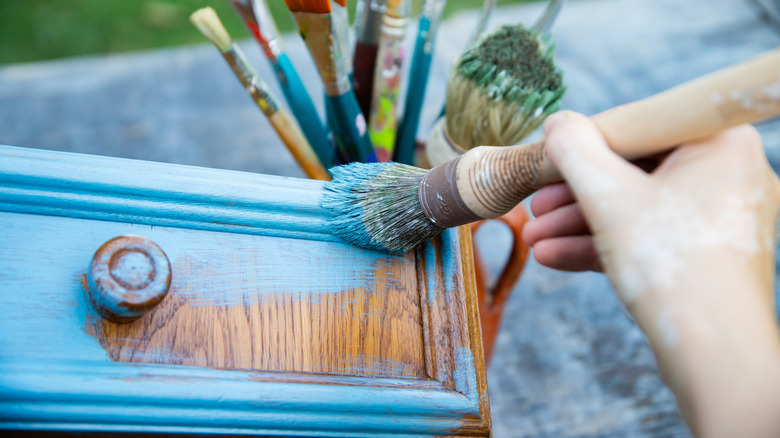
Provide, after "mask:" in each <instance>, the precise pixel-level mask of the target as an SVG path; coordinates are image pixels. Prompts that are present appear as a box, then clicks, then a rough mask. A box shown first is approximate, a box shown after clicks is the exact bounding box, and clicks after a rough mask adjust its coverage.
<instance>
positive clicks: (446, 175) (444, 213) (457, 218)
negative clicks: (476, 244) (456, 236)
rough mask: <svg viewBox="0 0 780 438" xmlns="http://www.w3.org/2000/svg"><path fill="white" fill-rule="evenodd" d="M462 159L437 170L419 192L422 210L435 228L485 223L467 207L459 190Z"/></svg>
mask: <svg viewBox="0 0 780 438" xmlns="http://www.w3.org/2000/svg"><path fill="white" fill-rule="evenodd" d="M460 159H461V157H458V158H456V159H454V160H450V161H448V162H446V163H444V164H442V165H441V166H436V167H434V168H433V169H431V170H429V171H428V172H427V173H426V174H425V175H423V178H422V181H420V187H419V188H418V192H417V193H418V196H419V199H420V207H421V208H422V210H423V212H424V213H425V216H427V217H428V219H430V220H431V222H433V224H435V225H437V226H439V227H442V228H451V227H457V226H459V225H464V224H468V223H471V222H474V221H478V220H480V219H483V218H482V217H480V216H478V215H477V214H475V213H474V212H473V211H471V209H469V208H468V207H467V206H466V203H465V202H464V201H463V198H462V197H461V195H460V191H459V190H458V163H459V162H460Z"/></svg>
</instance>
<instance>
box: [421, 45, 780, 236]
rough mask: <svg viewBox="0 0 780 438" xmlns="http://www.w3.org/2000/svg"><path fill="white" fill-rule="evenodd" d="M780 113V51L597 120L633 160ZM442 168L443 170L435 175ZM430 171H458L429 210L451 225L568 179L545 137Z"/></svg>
mask: <svg viewBox="0 0 780 438" xmlns="http://www.w3.org/2000/svg"><path fill="white" fill-rule="evenodd" d="M778 114H780V49H777V50H774V51H771V52H768V53H766V54H764V55H762V56H760V57H758V58H755V59H752V60H750V61H747V62H744V63H741V64H737V65H735V66H732V67H728V68H726V69H723V70H719V71H717V72H715V73H712V74H709V75H707V76H704V77H701V78H698V79H695V80H693V81H690V82H688V83H685V84H683V85H680V86H677V87H675V88H672V89H670V90H668V91H665V92H663V93H660V94H657V95H655V96H652V97H649V98H646V99H644V100H640V101H637V102H633V103H629V104H626V105H622V106H619V107H617V108H613V109H611V110H609V111H606V112H603V113H601V114H598V115H596V116H594V117H593V121H594V122H595V123H596V125H597V126H598V128H599V130H600V131H601V133H602V134H603V135H604V137H605V138H606V140H607V143H608V144H609V146H610V147H611V148H612V149H613V150H614V151H615V152H617V153H618V154H619V155H621V156H623V157H625V158H627V159H634V158H639V157H643V156H648V155H652V154H655V153H658V152H661V151H664V150H667V149H670V148H672V147H675V146H677V145H679V144H680V143H683V142H686V141H689V140H693V139H698V138H702V137H706V136H708V135H712V134H715V133H717V132H720V131H722V130H724V129H727V128H729V127H732V126H736V125H738V124H741V123H747V122H756V121H759V120H762V119H766V118H769V117H772V116H777V115H778ZM453 167H454V168H453ZM438 168H441V170H438V171H436V172H434V171H435V170H436V169H438ZM444 169H448V170H447V172H445V171H444ZM429 173H432V177H431V178H430V181H431V185H434V184H435V187H437V188H438V186H439V184H440V181H441V178H436V177H435V175H437V174H442V175H444V174H445V173H447V174H448V175H449V177H447V178H451V177H453V176H455V178H454V179H455V180H456V185H457V187H450V189H449V192H453V196H452V199H445V200H441V199H438V198H437V199H436V200H435V201H433V200H432V202H434V203H437V204H438V205H440V206H441V208H438V209H436V210H435V211H430V212H428V211H426V214H427V215H428V216H429V217H431V218H432V220H434V222H435V223H440V224H447V225H448V226H455V225H461V224H463V223H468V222H470V221H473V220H475V219H474V218H475V217H476V218H493V217H498V216H501V215H503V214H505V213H506V212H507V211H509V210H510V209H511V208H512V207H513V206H514V205H516V204H517V203H518V202H520V201H522V200H523V199H524V198H526V197H527V196H529V195H530V194H532V193H533V192H535V191H536V190H538V189H540V188H541V187H543V186H545V185H547V184H550V183H553V182H557V181H560V180H561V177H560V175H559V173H558V171H557V169H556V168H555V166H554V165H553V164H552V163H551V162H550V160H549V158H547V155H546V154H545V153H544V142H543V141H541V142H538V143H534V144H530V145H520V146H511V147H492V146H482V147H479V148H474V149H471V150H470V151H468V152H466V153H465V154H463V155H462V156H460V157H459V158H458V159H456V160H453V161H452V162H449V163H445V164H443V165H441V166H438V167H437V168H434V169H433V170H431V171H430V172H429ZM441 185H442V186H443V184H441ZM429 192H431V193H434V192H438V190H429ZM421 194H422V191H421ZM424 209H425V207H424ZM467 210H468V211H467ZM444 216H446V217H444Z"/></svg>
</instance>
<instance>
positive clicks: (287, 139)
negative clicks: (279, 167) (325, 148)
mask: <svg viewBox="0 0 780 438" xmlns="http://www.w3.org/2000/svg"><path fill="white" fill-rule="evenodd" d="M268 121H269V122H271V126H273V128H274V130H275V131H276V133H277V134H278V135H279V138H281V139H282V143H284V145H285V146H287V149H288V150H289V151H290V153H291V154H292V156H293V158H294V159H295V161H296V162H297V163H298V165H299V166H301V169H303V171H304V173H306V176H308V177H309V178H311V179H319V180H323V181H330V179H331V177H330V173H328V171H327V169H325V167H324V166H323V165H322V163H320V160H319V158H318V157H317V155H316V154H315V153H314V150H313V149H312V148H311V147H310V146H309V142H308V141H306V137H305V136H304V135H303V132H301V129H300V128H299V127H298V124H297V123H296V122H295V120H293V119H292V117H290V116H289V115H288V113H287V112H286V111H277V112H275V113H274V114H272V115H270V116H268Z"/></svg>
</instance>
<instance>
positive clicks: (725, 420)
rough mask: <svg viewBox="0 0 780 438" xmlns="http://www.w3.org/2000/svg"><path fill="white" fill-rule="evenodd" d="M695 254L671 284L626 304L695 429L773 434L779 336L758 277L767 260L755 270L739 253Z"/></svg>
mask: <svg viewBox="0 0 780 438" xmlns="http://www.w3.org/2000/svg"><path fill="white" fill-rule="evenodd" d="M700 260H701V265H700V266H688V270H689V274H691V275H687V276H685V277H681V278H680V279H679V281H678V284H677V286H675V287H674V288H670V289H666V290H660V291H659V290H656V291H652V292H648V294H646V295H645V296H642V297H640V298H639V299H638V300H637V301H636V302H634V303H633V304H632V305H630V306H629V308H630V309H631V310H632V312H633V313H634V316H635V317H636V318H637V321H638V322H639V324H640V326H641V327H642V329H643V331H644V332H645V333H646V334H647V336H648V338H649V339H650V341H651V344H652V345H653V349H654V351H655V355H656V358H657V360H658V364H659V368H660V369H661V373H662V375H663V377H664V379H665V380H666V382H667V384H668V385H669V387H670V388H671V389H672V391H673V392H674V393H675V396H676V397H677V400H678V404H679V407H680V410H681V412H682V413H683V416H684V418H685V420H686V422H687V423H688V424H689V425H690V427H691V429H692V430H693V431H694V433H695V434H696V435H697V436H700V437H719V436H724V437H732V436H744V437H764V436H766V437H774V436H777V433H778V431H780V336H779V335H778V325H777V322H776V317H775V314H774V301H773V299H772V293H773V286H770V285H768V284H767V281H765V280H766V276H767V275H768V276H770V277H772V273H768V266H760V267H759V269H760V271H761V273H758V272H756V269H757V268H756V266H755V264H754V265H753V266H751V265H750V264H749V262H748V261H747V260H746V263H745V264H744V265H742V266H734V265H723V264H722V263H717V262H718V257H717V254H713V253H709V254H708V255H707V256H706V257H701V259H700ZM704 265H707V266H709V269H705V270H703V268H705V266H704ZM764 265H766V263H765V264H764ZM771 268H772V271H773V268H774V266H772V267H771ZM697 273H698V274H697ZM770 284H771V283H770Z"/></svg>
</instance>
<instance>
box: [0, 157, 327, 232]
mask: <svg viewBox="0 0 780 438" xmlns="http://www.w3.org/2000/svg"><path fill="white" fill-rule="evenodd" d="M321 187H322V182H321V181H314V180H307V179H298V178H286V177H279V176H272V175H260V174H251V173H247V172H238V171H229V170H219V169H205V168H199V167H193V166H183V165H175V164H167V163H154V162H147V161H139V160H130V159H123V158H111V157H100V156H93V155H84V154H75V153H68V152H53V151H44V150H37V149H28V148H19V147H12V146H2V145H0V209H2V210H4V211H12V212H18V213H34V214H44V215H52V216H68V217H77V218H82V219H99V220H108V221H115V222H128V223H136V224H144V225H158V226H171V227H177V228H189V229H200V230H208V231H223V232H231V233H245V234H261V235H268V236H278V237H290V238H301V239H316V240H328V241H335V240H336V238H335V237H334V236H332V235H331V234H330V233H329V232H328V231H327V229H326V228H325V226H324V221H325V218H324V216H323V214H322V212H321V210H320V208H319V202H320V189H321Z"/></svg>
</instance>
